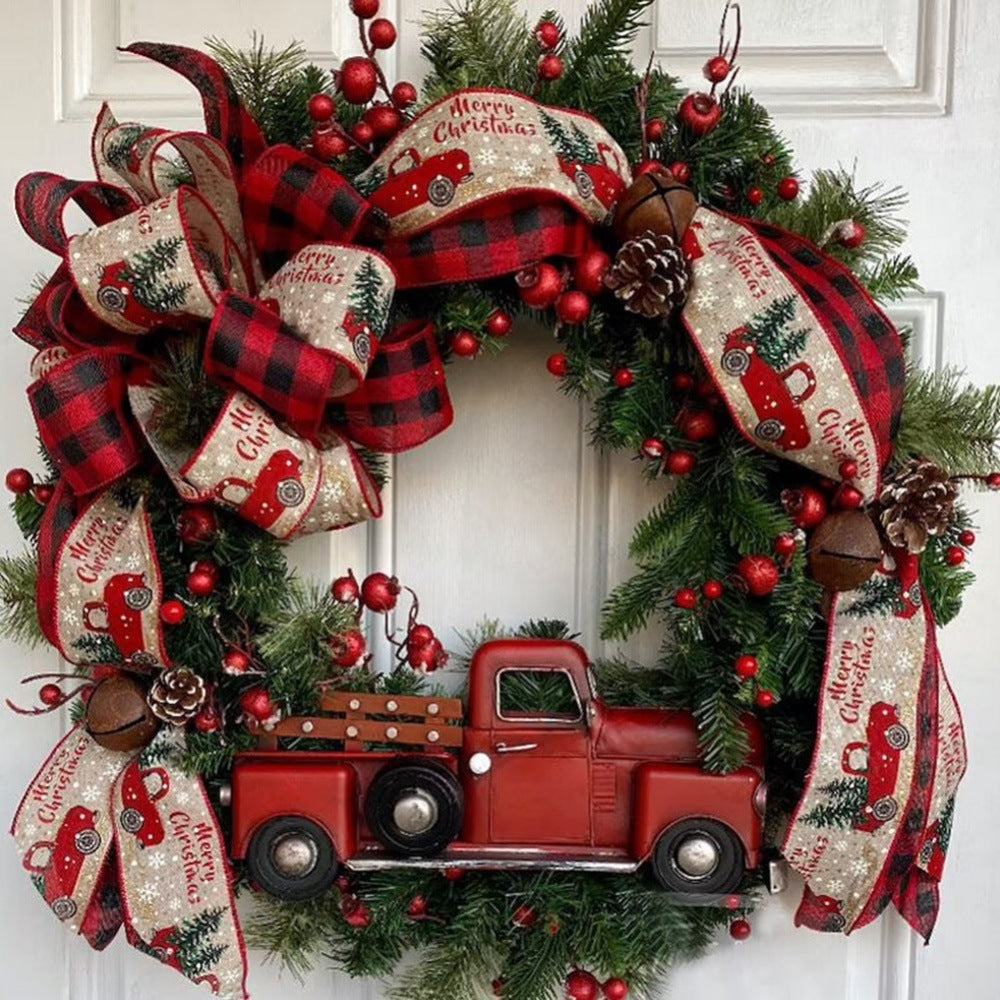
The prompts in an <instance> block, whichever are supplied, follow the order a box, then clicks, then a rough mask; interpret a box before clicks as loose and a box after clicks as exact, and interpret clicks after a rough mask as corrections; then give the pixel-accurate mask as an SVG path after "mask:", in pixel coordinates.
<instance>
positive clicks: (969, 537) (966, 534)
mask: <svg viewBox="0 0 1000 1000" xmlns="http://www.w3.org/2000/svg"><path fill="white" fill-rule="evenodd" d="M958 541H959V543H960V544H961V545H964V546H965V547H966V548H967V549H968V548H971V547H972V546H973V545H975V544H976V533H975V532H974V531H963V532H962V533H961V534H960V535H959V536H958Z"/></svg>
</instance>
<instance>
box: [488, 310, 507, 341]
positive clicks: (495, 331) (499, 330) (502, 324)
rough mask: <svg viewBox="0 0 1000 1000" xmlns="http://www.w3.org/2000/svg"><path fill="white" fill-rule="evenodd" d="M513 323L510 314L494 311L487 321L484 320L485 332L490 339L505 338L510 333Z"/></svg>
mask: <svg viewBox="0 0 1000 1000" xmlns="http://www.w3.org/2000/svg"><path fill="white" fill-rule="evenodd" d="M513 322H514V321H513V320H512V319H511V318H510V313H507V312H504V311H503V309H496V310H494V311H493V312H492V313H490V317H489V319H488V320H486V326H485V330H486V332H487V333H488V334H489V335H490V336H491V337H506V336H507V334H508V333H510V328H511V326H512V325H513Z"/></svg>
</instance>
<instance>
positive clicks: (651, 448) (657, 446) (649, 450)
mask: <svg viewBox="0 0 1000 1000" xmlns="http://www.w3.org/2000/svg"><path fill="white" fill-rule="evenodd" d="M640 450H641V452H642V457H643V458H648V459H649V460H650V461H651V462H655V461H658V460H659V459H661V458H663V456H664V454H666V450H667V447H666V445H665V444H664V443H663V442H662V441H661V440H660V439H659V438H646V440H645V441H643V442H642V448H641V449H640Z"/></svg>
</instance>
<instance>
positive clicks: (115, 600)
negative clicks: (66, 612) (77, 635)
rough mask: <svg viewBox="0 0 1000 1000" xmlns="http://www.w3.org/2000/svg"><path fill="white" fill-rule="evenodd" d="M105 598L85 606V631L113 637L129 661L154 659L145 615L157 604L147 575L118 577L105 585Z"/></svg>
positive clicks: (119, 649)
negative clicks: (143, 627) (151, 606)
mask: <svg viewBox="0 0 1000 1000" xmlns="http://www.w3.org/2000/svg"><path fill="white" fill-rule="evenodd" d="M103 598H104V599H103V600H101V601H87V603H86V604H84V606H83V627H84V628H85V629H86V630H87V631H88V632H99V633H102V634H105V635H109V636H110V637H111V640H112V642H114V644H115V645H116V646H117V647H118V651H119V652H120V653H121V654H122V656H124V657H125V659H126V660H139V661H145V660H148V659H150V655H149V654H148V653H147V651H146V639H145V637H144V635H143V629H142V625H143V621H142V615H143V612H144V611H145V610H146V609H147V608H149V606H150V605H151V604H152V603H153V591H152V590H151V589H150V588H149V587H148V586H147V585H146V575H145V574H144V573H116V574H115V575H114V576H113V577H111V579H110V580H108V582H107V583H106V584H105V585H104V594H103ZM101 618H103V621H102V620H99V619H101Z"/></svg>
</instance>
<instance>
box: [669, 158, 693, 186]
mask: <svg viewBox="0 0 1000 1000" xmlns="http://www.w3.org/2000/svg"><path fill="white" fill-rule="evenodd" d="M670 176H671V177H673V179H674V180H675V181H677V183H678V184H687V183H688V181H690V180H691V168H690V167H689V166H688V165H687V164H686V163H684V162H683V161H681V160H677V161H675V162H674V163H671V164H670Z"/></svg>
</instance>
